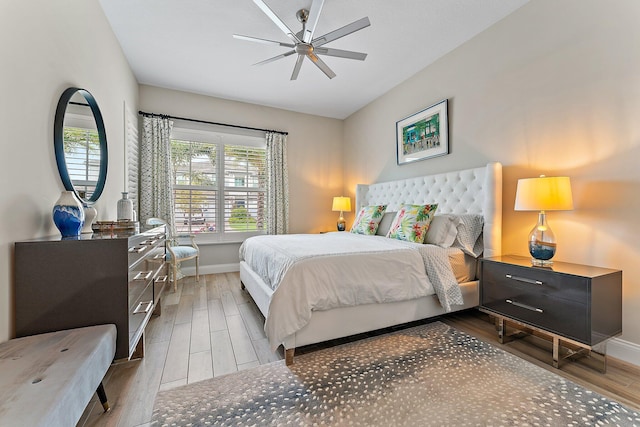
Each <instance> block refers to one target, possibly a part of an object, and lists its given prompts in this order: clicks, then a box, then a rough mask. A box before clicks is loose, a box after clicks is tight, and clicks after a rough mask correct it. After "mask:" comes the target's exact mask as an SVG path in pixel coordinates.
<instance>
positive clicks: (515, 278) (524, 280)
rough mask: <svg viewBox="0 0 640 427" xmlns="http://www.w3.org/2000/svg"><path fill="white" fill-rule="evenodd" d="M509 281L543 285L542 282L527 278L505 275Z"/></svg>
mask: <svg viewBox="0 0 640 427" xmlns="http://www.w3.org/2000/svg"><path fill="white" fill-rule="evenodd" d="M505 277H506V278H507V279H512V280H517V281H518V282H524V283H530V284H532V285H542V282H541V281H539V280H533V279H527V278H526V277H520V276H512V275H510V274H505Z"/></svg>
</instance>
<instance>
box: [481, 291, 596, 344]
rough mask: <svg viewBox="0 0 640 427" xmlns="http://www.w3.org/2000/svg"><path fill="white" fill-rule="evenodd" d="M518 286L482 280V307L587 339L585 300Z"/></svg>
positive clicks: (570, 336)
mask: <svg viewBox="0 0 640 427" xmlns="http://www.w3.org/2000/svg"><path fill="white" fill-rule="evenodd" d="M521 287H522V286H521V285H518V286H512V285H511V283H504V282H493V283H492V282H489V283H484V285H483V292H482V303H481V304H482V307H485V308H486V309H489V310H491V311H495V312H496V313H500V314H502V315H505V316H508V317H511V318H513V319H515V320H518V321H520V322H523V323H526V324H530V325H532V326H536V327H538V328H541V329H545V330H548V331H550V332H554V333H557V334H559V335H563V336H565V337H567V338H570V339H573V340H576V341H579V342H582V343H585V344H586V343H589V342H590V330H589V322H588V319H589V306H588V305H587V304H585V303H581V302H579V301H571V300H566V299H561V298H555V297H553V296H551V295H549V294H545V293H541V292H535V291H532V290H530V289H527V290H522V289H519V288H521Z"/></svg>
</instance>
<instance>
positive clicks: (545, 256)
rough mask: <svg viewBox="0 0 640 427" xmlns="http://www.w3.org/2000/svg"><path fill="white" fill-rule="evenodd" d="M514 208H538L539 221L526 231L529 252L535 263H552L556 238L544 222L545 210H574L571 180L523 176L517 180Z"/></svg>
mask: <svg viewBox="0 0 640 427" xmlns="http://www.w3.org/2000/svg"><path fill="white" fill-rule="evenodd" d="M514 209H515V210H517V211H540V213H539V214H538V223H537V224H536V226H535V227H533V230H531V233H529V253H530V254H531V257H532V259H531V263H532V265H535V266H549V265H552V264H553V261H551V258H553V256H554V255H555V253H556V238H555V236H554V234H553V231H551V228H550V227H549V224H547V216H546V213H545V212H546V211H564V210H572V209H573V198H572V197H571V182H570V180H569V177H567V176H555V177H547V176H544V175H540V177H539V178H524V179H519V180H518V186H517V189H516V203H515V207H514Z"/></svg>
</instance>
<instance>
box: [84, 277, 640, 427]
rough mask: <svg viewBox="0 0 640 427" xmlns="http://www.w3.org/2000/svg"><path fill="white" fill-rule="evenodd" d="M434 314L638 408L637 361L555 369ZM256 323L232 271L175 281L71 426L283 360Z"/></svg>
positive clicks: (470, 325) (132, 419)
mask: <svg viewBox="0 0 640 427" xmlns="http://www.w3.org/2000/svg"><path fill="white" fill-rule="evenodd" d="M440 320H441V321H443V322H444V323H447V324H449V325H451V326H454V327H456V328H458V329H460V330H462V331H465V332H467V333H469V334H472V335H474V336H476V337H478V338H480V339H483V340H485V341H488V342H490V343H492V344H494V345H496V346H498V347H501V348H503V349H505V350H506V351H509V352H511V353H513V354H515V355H517V356H520V357H522V358H524V359H526V360H529V361H531V362H533V363H535V364H537V365H539V366H542V367H543V368H545V369H548V370H550V371H553V372H556V373H558V374H560V375H563V376H565V377H567V378H569V379H571V380H573V381H575V382H577V383H579V384H582V385H583V386H586V387H588V388H590V389H592V390H595V391H597V392H599V393H601V394H604V395H607V396H609V397H611V398H613V399H615V400H618V401H619V402H621V403H624V404H626V405H628V406H630V407H633V408H635V409H638V410H640V368H638V367H635V366H633V365H628V364H625V363H623V362H620V361H617V360H615V359H612V358H609V362H608V368H607V373H606V374H604V375H603V374H600V373H598V372H597V371H595V370H593V369H592V368H590V367H588V366H586V365H585V364H583V363H582V362H581V361H580V360H579V361H577V362H573V363H570V362H567V363H563V364H562V365H561V367H560V369H554V368H552V367H551V366H550V362H551V353H550V350H549V344H548V342H547V341H546V340H544V339H541V338H538V337H535V336H532V337H529V338H525V339H522V340H516V341H513V342H511V343H508V344H499V343H498V341H497V336H496V332H495V327H494V325H493V323H492V322H491V319H489V317H488V316H487V315H484V314H482V313H480V312H478V311H477V310H469V311H465V312H462V313H454V314H452V315H448V316H444V317H442V318H440ZM263 325H264V318H263V317H262V315H261V313H260V312H259V310H258V309H257V307H256V306H255V304H254V303H253V301H252V300H251V298H250V297H249V295H248V294H247V293H246V292H245V291H243V290H241V288H240V278H239V274H238V273H223V274H213V275H203V276H200V281H199V282H196V281H195V278H193V277H187V278H184V279H182V280H180V281H179V283H178V289H177V291H176V292H173V289H171V290H169V291H168V292H167V293H166V294H165V295H164V297H163V298H162V307H161V315H160V316H155V317H153V318H152V319H151V321H150V323H149V325H148V327H147V330H146V333H145V335H146V336H145V357H144V358H143V359H141V360H135V361H129V362H124V363H119V364H114V365H112V366H111V368H110V369H109V371H108V372H107V375H106V377H105V380H104V386H105V390H106V392H107V396H108V398H109V403H110V404H111V411H110V412H107V413H103V412H102V408H101V405H100V403H99V401H98V399H97V398H96V397H94V399H93V400H92V401H91V402H90V403H89V405H88V407H87V409H86V410H85V413H84V415H83V417H82V419H81V420H80V422H79V423H78V425H79V426H124V427H134V426H147V425H149V422H150V420H151V415H152V411H153V404H154V400H155V396H156V394H157V393H158V391H161V390H167V389H170V388H173V387H177V386H181V385H184V384H188V383H192V382H195V381H201V380H204V379H207V378H212V377H216V376H220V375H225V374H228V373H231V372H235V371H238V370H243V369H248V368H252V367H254V366H258V365H260V364H265V363H270V362H273V361H276V360H281V359H283V354H282V352H281V349H280V350H279V351H278V352H276V353H274V352H271V351H270V349H269V346H268V343H267V339H266V337H265V335H264V331H263V329H262V328H263ZM396 329H397V328H396ZM357 338H362V336H359V337H357ZM344 341H346V340H345V339H342V340H336V341H335V342H333V343H329V344H325V345H335V344H339V343H340V342H344ZM322 346H323V345H317V346H312V347H311V346H310V347H307V348H303V349H300V350H297V352H296V353H297V354H299V353H300V352H308V351H315V350H317V349H318V348H321V347H322Z"/></svg>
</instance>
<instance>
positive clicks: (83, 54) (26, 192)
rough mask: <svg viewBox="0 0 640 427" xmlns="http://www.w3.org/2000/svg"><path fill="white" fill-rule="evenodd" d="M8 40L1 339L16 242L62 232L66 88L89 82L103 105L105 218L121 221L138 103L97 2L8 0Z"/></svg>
mask: <svg viewBox="0 0 640 427" xmlns="http://www.w3.org/2000/svg"><path fill="white" fill-rule="evenodd" d="M0 40H2V42H0V58H1V59H0V61H2V62H1V66H0V94H2V95H1V98H0V129H2V140H1V142H0V145H1V147H2V155H1V156H0V177H1V180H0V182H2V190H1V191H0V218H2V220H1V221H0V342H2V341H5V340H7V339H9V338H11V337H12V336H13V318H14V312H13V277H14V275H13V242H15V241H18V240H26V239H31V238H34V237H38V236H43V235H52V234H57V233H58V231H57V229H56V228H55V226H54V225H53V221H52V219H51V209H52V207H53V204H54V203H55V201H56V200H57V199H58V197H59V196H60V192H61V191H62V190H64V187H63V185H62V181H61V180H60V177H59V175H58V170H57V167H56V163H55V157H54V151H53V119H54V114H55V109H56V105H57V103H58V99H59V98H60V95H61V94H62V92H63V91H64V89H66V88H67V87H70V86H76V87H81V88H84V89H87V90H88V91H89V92H91V93H92V94H93V95H94V97H95V98H96V101H97V102H98V105H99V107H100V109H101V111H102V115H103V118H104V121H105V126H106V133H107V141H108V148H109V155H110V160H109V168H108V174H107V182H106V188H105V191H104V193H103V195H102V197H101V199H100V200H99V201H98V203H97V205H96V208H97V210H98V218H99V219H104V218H114V217H115V209H116V202H117V200H118V199H119V198H120V191H122V187H123V183H124V166H123V164H124V162H123V155H124V154H123V153H124V151H123V150H124V148H123V147H124V145H123V144H124V142H123V140H124V137H123V132H124V131H123V121H124V119H123V105H124V102H125V101H126V103H127V104H128V105H130V106H133V108H134V109H135V108H136V105H137V103H138V100H137V96H138V87H137V82H136V80H135V78H134V77H133V74H132V73H131V70H130V68H129V66H128V64H127V62H126V60H125V58H124V55H123V54H122V51H121V49H120V45H119V44H118V42H117V40H116V38H115V36H114V35H113V33H112V31H111V27H110V26H109V24H108V22H107V20H106V18H105V17H104V14H103V12H102V8H101V7H100V5H99V4H98V2H97V0H56V1H50V0H2V1H0ZM33 268H38V266H37V265H34V266H33ZM70 309H71V308H70Z"/></svg>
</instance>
